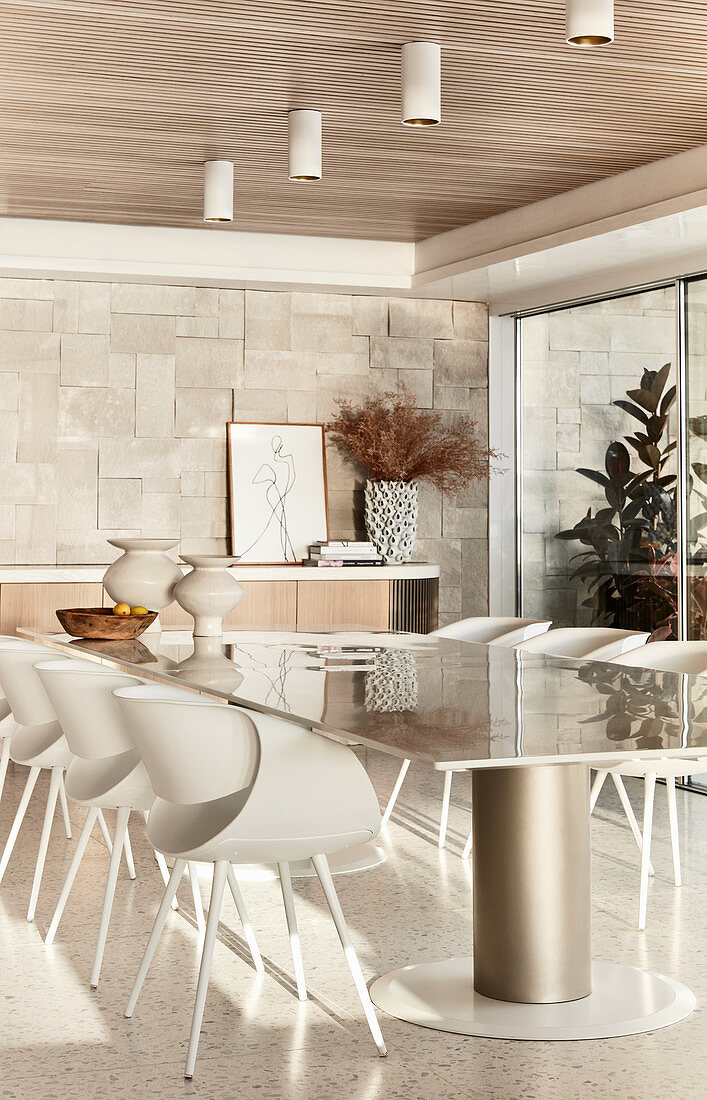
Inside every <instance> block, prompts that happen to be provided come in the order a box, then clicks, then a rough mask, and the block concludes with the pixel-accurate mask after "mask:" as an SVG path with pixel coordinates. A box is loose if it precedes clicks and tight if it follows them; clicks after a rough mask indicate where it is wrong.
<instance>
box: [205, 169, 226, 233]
mask: <svg viewBox="0 0 707 1100" xmlns="http://www.w3.org/2000/svg"><path fill="white" fill-rule="evenodd" d="M204 221H205V222H232V221H233V161H231V160H207V161H206V162H205V164H204Z"/></svg>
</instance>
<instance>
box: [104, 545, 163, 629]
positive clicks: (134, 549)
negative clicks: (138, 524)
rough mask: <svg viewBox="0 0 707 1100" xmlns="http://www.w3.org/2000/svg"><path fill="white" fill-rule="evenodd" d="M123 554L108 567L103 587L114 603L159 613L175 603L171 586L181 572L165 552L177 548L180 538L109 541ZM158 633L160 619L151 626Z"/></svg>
mask: <svg viewBox="0 0 707 1100" xmlns="http://www.w3.org/2000/svg"><path fill="white" fill-rule="evenodd" d="M108 542H109V543H110V545H111V546H117V547H118V549H119V550H123V551H124V553H123V554H122V556H121V557H119V558H117V560H116V561H114V562H113V564H112V565H109V566H108V569H107V570H106V572H105V574H104V576H103V587H104V588H105V590H106V592H107V593H108V595H109V596H110V598H111V599H112V600H115V602H116V603H127V604H129V606H130V607H138V606H140V607H146V608H147V610H148V611H162V610H163V609H164V608H165V607H167V606H168V605H169V604H171V603H172V601H173V600H174V586H175V585H176V583H177V581H179V580H181V578H182V571H181V569H180V568H179V566H178V565H177V563H176V562H175V561H172V559H171V558H170V557H168V556H167V554H166V551H167V550H172V549H173V548H174V547H175V546H178V545H179V539H135V538H131V539H108ZM153 627H154V629H157V630H159V619H158V620H156V621H155V624H153Z"/></svg>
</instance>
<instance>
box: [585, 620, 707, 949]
mask: <svg viewBox="0 0 707 1100" xmlns="http://www.w3.org/2000/svg"><path fill="white" fill-rule="evenodd" d="M611 663H612V664H615V665H622V666H623V667H625V668H637V669H655V670H656V671H658V672H680V673H693V674H697V675H701V674H704V673H706V672H707V642H687V641H686V642H677V641H673V642H651V643H650V644H649V645H646V646H641V647H640V648H639V649H635V650H633V651H631V652H629V653H623V654H621V655H620V656H618V657H614V658H613V659H612V661H611ZM704 771H707V759H706V758H700V757H699V755H696V757H695V759H694V760H692V761H689V760H671V759H663V760H660V759H657V760H627V761H626V763H625V764H618V765H616V766H615V767H612V768H602V769H600V770H598V771H597V774H596V777H595V779H594V783H593V785H592V792H591V797H590V810H591V811H592V812H593V811H594V807H595V806H596V803H597V799H598V797H599V792H600V791H601V789H602V787H603V785H604V781H605V780H606V777H607V775H610V776H611V778H612V780H613V782H614V786H615V787H616V790H617V793H618V795H619V798H620V799H621V805H622V806H623V808H624V812H625V814H626V817H627V818H628V822H629V825H630V826H631V831H632V833H633V835H634V838H635V840H636V844H637V845H638V849H639V851H640V852H641V881H640V888H639V894H638V928H639V929H644V928H645V927H646V910H647V907H648V877H649V875H652V874H654V871H653V866H652V864H651V839H652V835H653V806H654V800H655V785H656V780H657V779H664V780H665V785H666V789H667V795H668V817H669V821H670V843H671V847H672V854H673V877H674V879H675V885H676V886H680V885H681V882H682V875H681V871H680V834H679V829H678V815H677V800H676V795H675V780H676V779H677V778H679V777H680V776H682V775H698V774H699V773H700V772H704ZM626 777H631V778H633V779H642V780H643V834H642V835H641V831H640V830H639V828H638V823H637V821H636V817H635V814H634V812H633V807H632V806H631V802H630V800H629V797H628V794H627V792H626V787H625V786H624V782H623V780H624V778H626Z"/></svg>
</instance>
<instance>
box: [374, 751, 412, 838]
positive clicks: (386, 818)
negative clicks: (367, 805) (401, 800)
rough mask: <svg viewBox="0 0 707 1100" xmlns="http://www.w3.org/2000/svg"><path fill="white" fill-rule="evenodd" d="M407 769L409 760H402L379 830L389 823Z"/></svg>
mask: <svg viewBox="0 0 707 1100" xmlns="http://www.w3.org/2000/svg"><path fill="white" fill-rule="evenodd" d="M409 767H410V761H409V760H403V762H402V764H401V766H400V771H399V772H398V778H397V779H396V780H395V786H394V787H393V790H392V793H391V795H390V798H389V799H388V805H387V806H386V808H385V812H384V814H383V817H382V818H381V828H385V826H386V825H387V824H388V822H389V821H390V815H391V814H392V812H393V809H394V808H395V803H396V802H397V800H398V795H399V794H400V788H401V787H402V785H403V779H404V778H405V776H406V775H407V770H408V768H409Z"/></svg>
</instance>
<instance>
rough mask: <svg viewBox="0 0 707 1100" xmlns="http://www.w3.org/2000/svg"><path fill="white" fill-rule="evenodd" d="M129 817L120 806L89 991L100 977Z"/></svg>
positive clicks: (127, 808) (128, 813)
mask: <svg viewBox="0 0 707 1100" xmlns="http://www.w3.org/2000/svg"><path fill="white" fill-rule="evenodd" d="M129 817H130V808H129V807H128V806H121V807H120V809H119V810H118V812H117V814H116V818H115V836H114V838H113V852H112V854H111V857H110V866H109V868H108V877H107V879H106V891H105V895H104V897H103V909H102V911H101V923H100V926H99V928H98V943H97V944H96V955H95V958H94V960H93V973H92V974H91V989H98V979H99V978H100V976H101V965H102V963H103V953H104V951H105V949H106V940H107V938H108V925H109V924H110V915H111V911H112V909H113V898H114V897H115V884H116V882H117V881H118V870H119V868H120V860H121V858H122V855H123V846H124V843H125V830H126V829H127V827H128V818H129Z"/></svg>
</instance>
